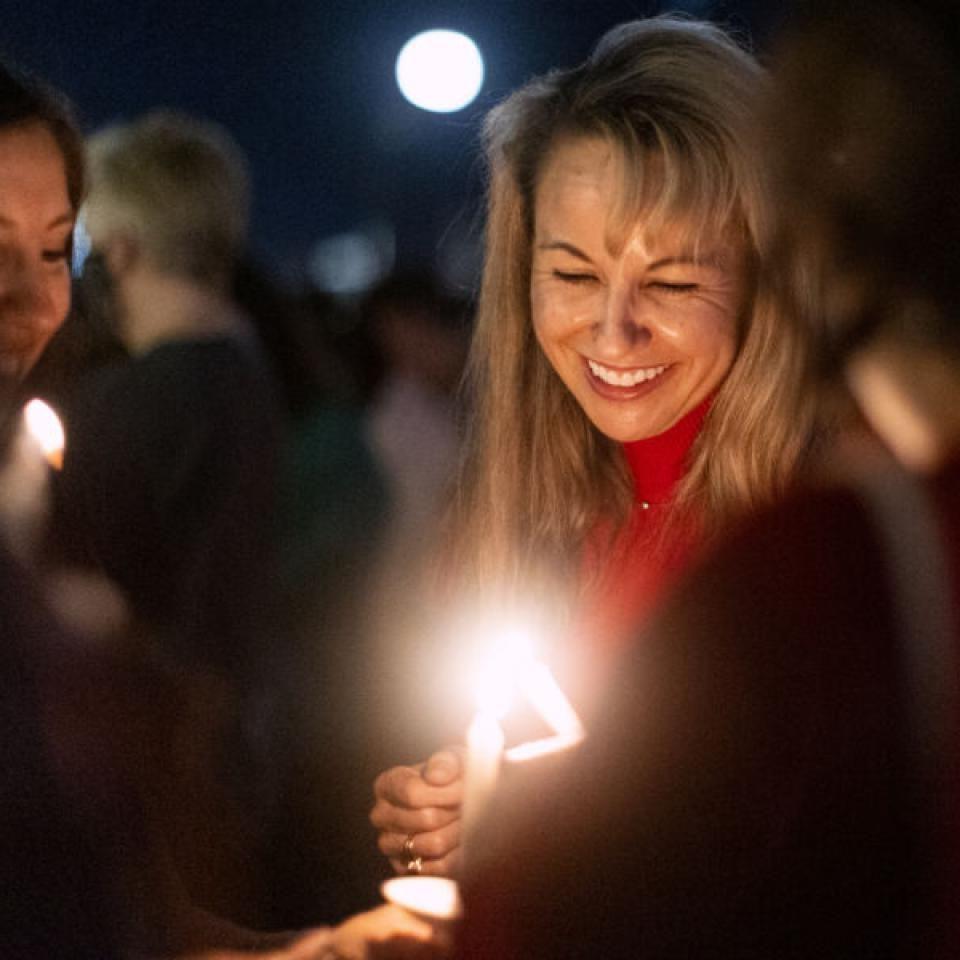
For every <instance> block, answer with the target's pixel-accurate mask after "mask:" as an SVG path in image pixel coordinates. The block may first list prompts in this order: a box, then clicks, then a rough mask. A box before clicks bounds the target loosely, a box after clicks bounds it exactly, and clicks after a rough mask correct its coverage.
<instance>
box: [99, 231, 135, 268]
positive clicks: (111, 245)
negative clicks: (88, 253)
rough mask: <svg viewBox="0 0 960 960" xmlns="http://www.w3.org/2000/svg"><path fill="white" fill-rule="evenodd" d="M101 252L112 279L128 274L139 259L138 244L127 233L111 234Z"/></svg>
mask: <svg viewBox="0 0 960 960" xmlns="http://www.w3.org/2000/svg"><path fill="white" fill-rule="evenodd" d="M102 250H103V257H104V262H105V263H106V265H107V269H108V270H109V271H110V273H111V275H112V276H114V277H122V276H123V275H124V274H126V273H128V272H129V271H130V270H131V269H132V268H133V267H134V266H135V265H136V263H137V262H138V261H139V259H140V244H139V243H137V240H136V238H135V237H134V236H133V234H131V233H127V232H118V233H115V234H113V236H111V237H110V239H109V240H108V241H107V242H106V243H105V244H104V245H103V247H102Z"/></svg>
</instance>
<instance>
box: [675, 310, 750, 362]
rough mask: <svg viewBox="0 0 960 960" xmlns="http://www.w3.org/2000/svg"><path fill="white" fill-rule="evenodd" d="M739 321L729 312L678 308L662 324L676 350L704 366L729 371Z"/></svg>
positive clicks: (735, 346) (735, 351)
mask: <svg viewBox="0 0 960 960" xmlns="http://www.w3.org/2000/svg"><path fill="white" fill-rule="evenodd" d="M737 326H738V325H737V320H736V318H735V317H734V316H733V315H732V314H730V313H727V312H726V311H719V310H692V311H678V312H677V313H676V314H674V315H673V316H672V317H671V318H670V319H669V320H668V321H667V322H665V323H664V324H663V325H662V326H661V332H662V334H663V336H664V337H666V338H667V339H669V340H671V341H672V342H673V346H674V348H675V349H676V350H677V352H678V353H679V354H681V355H683V356H685V357H687V358H688V359H690V360H692V361H694V362H695V363H697V364H699V365H701V366H704V367H716V368H718V369H721V370H722V372H723V373H726V371H727V370H729V368H730V366H731V364H732V363H733V360H734V357H735V356H736V353H737Z"/></svg>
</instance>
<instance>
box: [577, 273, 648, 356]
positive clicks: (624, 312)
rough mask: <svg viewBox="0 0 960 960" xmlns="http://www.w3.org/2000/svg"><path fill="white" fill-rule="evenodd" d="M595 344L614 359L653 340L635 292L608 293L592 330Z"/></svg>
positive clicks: (613, 291)
mask: <svg viewBox="0 0 960 960" xmlns="http://www.w3.org/2000/svg"><path fill="white" fill-rule="evenodd" d="M592 332H593V340H594V345H595V346H596V348H597V349H598V350H599V351H600V354H601V355H602V356H606V357H607V359H609V360H615V359H617V358H619V357H621V356H623V355H625V354H627V353H629V352H630V351H632V350H635V349H636V348H637V347H642V346H646V345H647V344H648V343H650V341H651V340H652V339H653V330H652V329H651V326H650V324H649V322H648V318H647V317H646V316H645V314H644V310H643V306H642V305H641V303H640V302H639V298H638V297H637V296H636V295H635V293H634V291H632V290H629V289H626V290H611V291H610V294H609V296H608V297H607V302H606V305H605V309H604V311H603V314H602V315H601V317H600V319H599V320H598V322H597V323H595V324H594V327H593V331H592Z"/></svg>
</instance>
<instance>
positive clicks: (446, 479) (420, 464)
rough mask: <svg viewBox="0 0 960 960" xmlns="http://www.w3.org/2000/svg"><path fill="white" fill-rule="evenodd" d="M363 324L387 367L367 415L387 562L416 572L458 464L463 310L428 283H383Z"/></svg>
mask: <svg viewBox="0 0 960 960" xmlns="http://www.w3.org/2000/svg"><path fill="white" fill-rule="evenodd" d="M364 312H365V315H366V318H365V319H366V322H367V323H368V324H370V325H371V327H372V332H373V336H374V338H375V340H376V342H377V344H378V345H379V348H380V352H381V354H382V355H383V357H384V360H385V374H384V377H383V380H382V381H381V383H380V387H379V389H378V390H377V392H376V395H375V397H374V399H373V402H372V405H371V408H370V411H369V415H368V416H369V432H370V437H371V440H372V442H373V447H374V450H375V451H376V454H377V456H378V458H379V460H380V463H381V465H382V466H383V469H384V471H385V473H386V475H387V479H388V482H389V485H390V493H391V498H392V503H393V510H392V514H391V524H390V533H389V541H388V545H387V551H386V555H387V559H386V563H385V565H386V566H387V567H389V568H391V569H393V568H395V566H396V564H398V563H401V564H407V565H414V564H415V563H416V558H417V557H422V556H424V555H425V554H426V553H427V551H428V550H429V548H430V547H431V546H433V540H434V538H435V536H436V533H437V527H438V523H439V518H440V514H441V512H442V511H443V509H444V508H445V506H446V502H447V498H448V494H449V488H450V484H451V482H452V480H453V476H454V470H455V467H456V464H457V457H458V450H459V444H458V438H457V425H456V417H455V409H454V392H455V390H456V388H457V386H458V385H459V382H460V378H461V376H462V374H463V364H464V360H465V359H466V333H467V330H466V324H465V320H464V314H465V310H464V309H463V308H462V307H461V306H460V305H459V304H458V303H457V302H456V301H455V300H454V299H453V297H451V296H448V295H446V294H444V293H443V292H442V291H441V290H440V289H439V287H438V284H437V282H436V281H435V280H432V279H431V278H430V277H429V276H426V275H424V276H420V275H411V274H398V275H395V276H392V277H389V278H388V279H387V280H385V281H384V282H383V283H381V284H380V286H379V287H377V288H376V289H375V290H374V291H373V292H372V293H371V295H370V296H369V298H368V299H367V302H366V306H365V310H364Z"/></svg>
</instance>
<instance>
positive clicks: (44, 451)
mask: <svg viewBox="0 0 960 960" xmlns="http://www.w3.org/2000/svg"><path fill="white" fill-rule="evenodd" d="M63 445H64V440H63V427H62V426H61V425H60V419H59V418H58V417H57V415H56V414H55V413H54V412H53V410H52V409H51V408H50V407H49V406H48V405H47V404H45V403H44V402H43V401H42V400H31V401H30V402H29V403H28V404H27V405H26V406H25V407H24V409H23V412H22V416H21V419H20V423H19V426H18V429H17V431H16V433H15V435H14V436H13V438H12V442H11V444H10V449H9V450H8V451H6V454H7V456H6V461H5V462H3V463H0V534H2V535H3V536H4V537H5V539H6V540H7V545H8V546H9V547H10V549H11V550H12V551H13V552H14V553H16V554H17V555H18V556H19V557H20V559H21V560H23V561H24V562H27V563H29V562H31V561H32V560H33V555H34V552H35V549H36V547H37V544H38V542H39V540H40V537H41V533H42V530H43V526H44V524H45V523H46V520H47V512H48V508H49V503H48V499H49V470H50V466H59V464H60V463H61V462H62V456H63Z"/></svg>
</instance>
